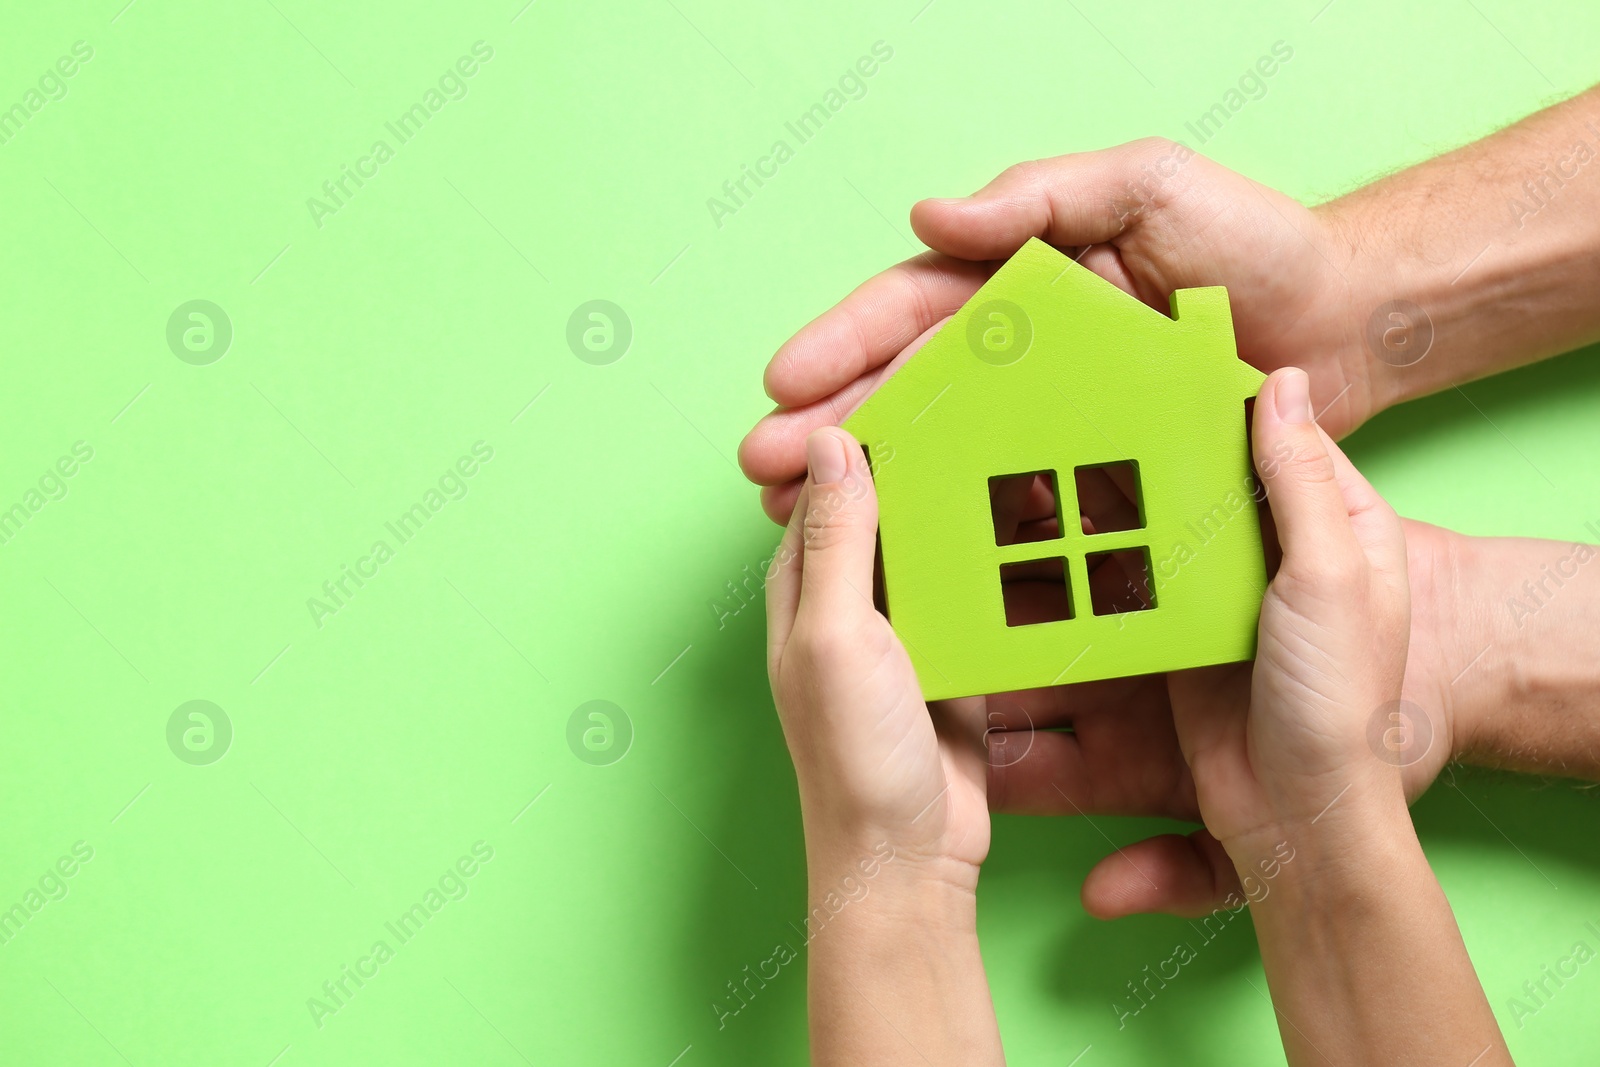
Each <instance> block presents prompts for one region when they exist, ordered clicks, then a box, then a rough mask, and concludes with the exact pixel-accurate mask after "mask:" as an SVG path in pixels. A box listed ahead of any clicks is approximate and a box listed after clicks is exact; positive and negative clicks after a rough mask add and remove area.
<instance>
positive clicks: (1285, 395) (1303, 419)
mask: <svg viewBox="0 0 1600 1067" xmlns="http://www.w3.org/2000/svg"><path fill="white" fill-rule="evenodd" d="M1276 400H1277V404H1278V418H1280V419H1282V420H1283V421H1284V422H1287V423H1290V424H1291V425H1297V426H1298V425H1304V424H1305V423H1308V422H1310V421H1311V379H1310V378H1308V377H1307V376H1306V372H1305V371H1303V370H1301V369H1300V368H1298V367H1291V368H1289V370H1288V372H1287V373H1285V374H1284V375H1283V377H1281V378H1279V379H1278V392H1277V396H1276Z"/></svg>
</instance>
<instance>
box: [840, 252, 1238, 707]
mask: <svg viewBox="0 0 1600 1067" xmlns="http://www.w3.org/2000/svg"><path fill="white" fill-rule="evenodd" d="M1171 306H1172V315H1171V317H1170V318H1169V317H1168V316H1166V315H1163V314H1161V313H1160V312H1158V311H1155V310H1153V309H1151V308H1150V307H1148V306H1147V305H1145V304H1143V303H1141V302H1140V301H1138V300H1136V299H1134V298H1133V297H1131V296H1129V295H1127V294H1126V293H1124V292H1123V291H1122V290H1120V289H1118V288H1117V287H1116V286H1114V285H1112V284H1111V283H1110V282H1107V281H1105V280H1103V279H1101V278H1100V277H1098V276H1097V275H1095V274H1094V273H1093V272H1091V271H1089V270H1088V269H1087V268H1085V267H1082V266H1080V265H1078V264H1077V263H1075V262H1073V261H1072V260H1071V259H1069V258H1068V257H1066V256H1064V255H1062V254H1061V253H1060V252H1058V251H1056V250H1055V249H1053V248H1051V247H1050V246H1049V245H1046V244H1044V243H1043V242H1041V241H1038V240H1030V241H1029V242H1028V243H1027V244H1026V245H1024V246H1023V247H1022V249H1021V250H1020V251H1018V252H1017V254H1016V255H1015V256H1013V257H1012V258H1011V259H1010V261H1009V262H1007V263H1006V264H1005V265H1004V266H1002V267H1001V268H1000V270H999V271H998V272H996V273H995V275H994V276H993V277H992V278H991V279H990V280H989V281H988V282H987V283H986V284H985V285H984V286H983V287H982V288H981V289H979V290H978V292H977V293H976V294H975V295H974V296H973V297H972V299H971V300H970V301H968V302H967V304H966V305H965V306H963V307H962V308H961V310H959V311H957V312H956V314H955V316H954V317H953V318H951V319H950V321H949V322H948V323H946V324H945V325H944V327H943V328H942V329H940V330H939V332H938V333H937V334H935V335H934V336H933V337H932V338H931V339H930V340H929V341H928V342H927V344H926V345H925V346H924V347H923V348H922V349H921V350H920V351H918V352H917V353H916V355H915V356H913V357H912V358H911V359H910V360H909V361H908V362H907V363H906V364H905V366H904V367H902V368H901V369H900V370H899V371H898V372H897V373H896V374H895V375H894V376H893V377H892V378H891V379H890V380H889V381H887V382H885V383H884V385H883V386H882V387H881V388H880V389H879V390H878V391H877V392H876V393H875V394H874V395H873V396H872V397H870V398H869V399H868V400H867V402H866V403H865V404H864V405H863V406H862V407H861V409H860V410H859V411H857V412H856V413H855V414H854V415H853V416H851V417H850V418H849V419H848V420H847V421H846V422H845V424H844V425H845V428H846V429H847V430H849V431H850V432H851V433H852V434H854V435H855V437H856V439H857V440H858V441H861V442H863V443H864V445H865V446H866V449H867V454H868V457H869V459H870V461H871V464H872V470H873V477H874V481H875V482H876V485H877V491H878V497H879V514H880V518H879V537H880V541H881V545H882V553H883V575H884V591H885V595H886V602H887V609H888V615H889V621H890V622H891V623H892V624H893V626H894V629H895V632H896V633H897V634H898V635H899V636H900V638H901V640H902V642H903V643H904V644H905V646H906V650H907V652H908V653H909V654H910V656H911V659H912V662H913V663H914V664H915V666H916V670H917V677H918V678H919V679H920V681H921V683H922V692H923V696H924V697H925V698H926V699H928V700H939V699H945V698H949V697H959V696H975V695H979V694H989V693H1003V692H1010V691H1013V690H1018V689H1030V688H1034V687H1038V686H1049V685H1065V684H1068V683H1072V682H1084V681H1093V680H1096V679H1102V678H1120V677H1126V676H1130V675H1137V674H1148V673H1154V672H1159V671H1170V670H1181V669H1185V668H1189V667H1199V666H1205V665H1208V664H1215V663H1230V662H1237V661H1241V660H1247V659H1249V658H1251V657H1252V656H1254V655H1255V644H1256V626H1257V621H1258V619H1259V616H1260V611H1261V597H1262V594H1263V592H1264V590H1265V587H1266V574H1265V568H1264V565H1263V559H1262V549H1261V528H1260V522H1259V518H1258V513H1257V505H1256V494H1257V490H1256V482H1255V480H1254V478H1253V471H1252V466H1251V460H1250V444H1249V440H1248V435H1247V430H1246V425H1245V402H1246V401H1247V400H1249V399H1250V398H1252V397H1254V396H1255V394H1256V391H1257V390H1258V389H1259V388H1260V385H1261V382H1262V381H1263V376H1262V375H1261V374H1260V372H1258V371H1256V370H1254V369H1253V368H1251V367H1250V366H1248V365H1247V364H1245V363H1243V362H1241V361H1240V360H1239V358H1238V356H1237V353H1236V352H1235V349H1234V339H1233V318H1232V315H1231V313H1230V311H1229V308H1228V293H1227V290H1226V289H1223V288H1220V287H1212V288H1204V289H1180V290H1178V291H1177V292H1175V293H1173V294H1172V305H1171ZM1096 478H1098V479H1099V484H1100V485H1101V486H1102V487H1104V486H1106V485H1108V484H1111V483H1115V484H1116V485H1118V486H1120V487H1121V489H1122V492H1123V495H1125V496H1127V497H1129V498H1130V503H1129V504H1128V505H1127V506H1125V507H1123V508H1122V509H1121V512H1122V515H1121V519H1120V521H1117V522H1102V526H1103V527H1106V528H1092V527H1091V528H1090V529H1085V526H1086V525H1087V524H1086V523H1085V522H1084V521H1083V520H1081V519H1080V502H1079V500H1078V495H1079V488H1078V487H1079V486H1080V485H1084V486H1089V485H1091V484H1093V482H1094V480H1095V479H1096ZM1107 478H1109V479H1110V482H1107V480H1106V479H1107ZM1029 482H1032V485H1031V487H1030V485H1029V484H1028V483H1029ZM1018 486H1020V489H1018V488H1016V487H1018ZM1030 489H1031V491H1032V493H1033V494H1034V495H1033V499H1034V500H1036V501H1037V500H1042V499H1043V491H1044V490H1049V491H1050V492H1051V494H1052V495H1053V497H1054V500H1055V502H1056V503H1055V506H1056V509H1057V514H1056V517H1055V518H1056V521H1055V522H1054V523H1050V522H1049V521H1048V520H1047V521H1045V522H1044V523H1032V524H1029V525H1027V526H1025V527H1023V528H1021V529H1020V530H1018V529H1015V528H1014V527H1015V524H1014V523H1013V524H1007V523H1004V522H1003V521H1001V520H1000V517H999V516H998V515H997V509H996V507H995V506H994V504H993V501H994V500H996V499H999V498H1004V497H1005V496H1006V494H1007V493H1010V492H1016V493H1017V494H1018V495H1022V494H1026V493H1027V492H1029V491H1030ZM1089 510H1091V511H1093V510H1094V509H1092V508H1091V509H1089ZM1041 538H1042V539H1041ZM1108 559H1111V560H1115V561H1116V562H1117V563H1118V566H1119V567H1120V571H1121V573H1122V574H1124V575H1126V576H1127V578H1128V581H1127V582H1125V583H1124V584H1126V585H1132V586H1134V588H1133V589H1131V590H1130V589H1120V590H1119V589H1112V590H1110V595H1109V596H1102V595H1100V594H1101V593H1104V592H1105V590H1104V589H1103V588H1102V587H1103V586H1104V585H1105V584H1106V583H1105V582H1104V581H1096V582H1095V583H1094V585H1093V587H1092V586H1091V581H1090V573H1091V571H1093V570H1095V569H1096V568H1097V567H1098V566H1100V565H1101V564H1102V563H1104V562H1105V561H1106V560H1108ZM1014 568H1015V570H1014ZM1106 573H1107V574H1117V573H1118V571H1117V570H1115V569H1113V570H1112V571H1108V572H1106ZM1011 574H1027V575H1030V576H1031V577H1034V578H1038V577H1039V576H1041V575H1042V576H1044V582H1045V584H1044V585H1040V584H1038V582H1035V581H1030V582H1028V583H1025V584H1026V586H1027V587H1028V588H1029V589H1030V591H1031V592H1032V593H1034V598H1033V599H1034V603H1033V605H1032V607H1031V609H1030V610H1028V611H1024V610H1023V609H1022V606H1020V605H1017V604H1013V603H1010V602H1009V601H1010V600H1011V599H1013V597H1012V594H1014V593H1015V592H1016V591H1017V590H1019V589H1021V588H1023V585H1022V584H1019V583H1015V582H1007V581H1005V580H1004V579H1006V578H1007V577H1008V576H1009V575H1011ZM1040 590H1044V591H1045V592H1046V593H1047V595H1046V596H1044V597H1043V598H1040V597H1039V596H1038V595H1037V594H1038V593H1039V591H1040ZM1130 593H1131V594H1136V595H1130ZM1048 594H1053V595H1048ZM1041 616H1042V617H1041Z"/></svg>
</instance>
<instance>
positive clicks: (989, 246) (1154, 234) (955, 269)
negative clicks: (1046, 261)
mask: <svg viewBox="0 0 1600 1067" xmlns="http://www.w3.org/2000/svg"><path fill="white" fill-rule="evenodd" d="M1334 217H1335V216H1333V215H1323V214H1318V213H1314V212H1312V211H1310V210H1309V209H1307V208H1305V207H1303V206H1302V205H1300V204H1299V203H1298V202H1296V201H1294V200H1292V199H1290V198H1289V197H1286V196H1284V195H1283V194H1281V193H1278V192H1275V191H1274V190H1272V189H1269V188H1267V187H1265V186H1263V185H1260V184H1258V183H1256V182H1253V181H1251V180H1250V179H1248V178H1246V177H1244V176H1243V175H1240V174H1236V173H1234V172H1233V171H1230V170H1228V169H1226V168H1225V167H1222V166H1220V165H1219V164H1217V163H1214V162H1212V161H1211V160H1208V159H1206V158H1204V157H1202V156H1199V155H1196V154H1194V153H1193V152H1191V151H1190V150H1188V149H1186V148H1184V147H1183V146H1181V145H1175V144H1173V143H1171V142H1168V141H1163V140H1159V139H1148V140H1142V141H1135V142H1132V143H1130V144H1125V145H1122V146H1120V147H1117V148H1112V149H1108V150H1105V151H1101V152H1086V153H1079V154H1074V155H1066V156H1058V157H1056V158H1054V159H1047V160H1041V161H1038V162H1032V163H1022V164H1018V165H1017V166H1014V167H1011V168H1009V169H1007V170H1006V171H1004V172H1003V173H1002V174H1000V176H999V177H997V178H996V179H995V180H994V181H992V182H990V183H989V184H988V185H986V186H984V187H983V188H982V189H980V190H979V191H978V192H977V193H974V194H973V195H972V196H969V197H963V198H959V199H952V200H924V201H921V202H920V203H918V204H917V205H916V206H915V207H913V208H912V211H911V225H912V228H913V229H914V230H915V231H916V233H917V236H918V237H920V238H921V239H922V240H923V242H924V243H926V244H927V245H928V247H929V248H930V249H932V251H931V252H929V253H925V254H923V255H920V256H917V257H914V258H912V259H910V260H907V261H906V262H904V263H901V264H899V265H897V266H894V267H891V268H890V269H889V270H887V271H884V272H883V273H882V274H879V275H877V276H876V277H874V278H872V279H869V280H868V281H867V282H865V283H863V284H862V285H861V286H860V287H859V288H857V289H856V290H855V291H854V292H852V293H851V294H850V295H849V296H847V297H846V298H845V299H844V300H843V301H841V302H840V303H839V305H838V306H836V307H834V308H833V309H831V310H829V311H827V312H825V313H824V314H823V315H821V316H820V317H818V318H817V319H815V320H814V321H812V322H811V323H810V324H809V325H807V326H806V327H805V328H804V329H802V330H801V331H800V332H799V333H797V334H796V335H795V336H794V337H793V338H791V339H790V340H789V341H788V342H786V343H785V344H784V345H783V347H782V348H780V349H779V350H778V352H777V354H776V355H775V356H773V358H772V361H771V363H770V364H769V365H768V367H767V373H766V389H767V393H768V395H769V396H771V397H772V399H773V400H775V401H776V402H777V403H778V405H779V406H778V408H777V409H776V410H774V411H773V412H772V413H771V414H770V415H768V416H766V417H765V418H763V419H762V420H761V421H760V423H758V424H757V425H756V427H755V428H754V429H753V430H751V431H750V433H749V435H748V436H747V437H746V438H745V440H744V442H743V444H742V445H741V446H740V449H739V461H740V465H741V466H742V467H743V469H744V471H745V473H746V475H748V476H749V478H750V479H751V480H752V481H754V482H756V483H758V484H760V485H762V486H763V487H764V488H763V490H762V494H761V498H762V506H763V507H764V508H765V509H766V511H767V514H768V515H770V516H771V517H772V518H773V520H774V521H777V522H785V521H787V519H788V516H789V512H790V510H791V509H792V508H793V506H794V501H795V498H796V496H797V495H798V493H799V491H800V479H801V476H802V475H803V473H804V470H805V456H804V441H805V439H806V436H807V435H808V434H809V433H810V432H811V431H812V430H814V429H816V428H817V427H819V426H826V425H835V424H837V423H839V422H841V421H843V420H844V419H845V418H846V416H848V415H849V413H850V412H851V411H853V410H854V409H855V408H856V407H858V406H859V405H860V404H861V402H862V401H863V400H864V399H865V398H866V397H867V396H868V395H869V394H870V393H871V392H872V391H873V390H874V389H876V388H877V386H878V385H879V384H880V383H882V382H883V380H884V379H885V378H887V377H888V375H889V374H890V373H892V372H893V370H894V369H896V368H897V367H898V365H899V363H900V362H903V361H904V360H905V359H906V358H909V355H910V353H911V352H913V351H915V348H916V347H917V345H918V344H920V343H921V342H922V341H924V340H926V338H927V337H929V336H931V335H932V333H933V331H934V330H935V329H937V327H938V326H939V325H940V324H941V323H942V322H943V321H944V320H945V319H947V318H948V317H949V316H950V315H951V314H953V313H954V312H955V311H956V310H957V309H958V308H959V307H961V305H962V304H964V303H965V302H966V301H967V299H968V298H970V297H971V296H972V294H973V293H974V292H976V291H977V289H978V287H979V286H980V285H982V284H983V282H984V281H986V280H987V279H988V277H989V276H990V275H991V274H993V273H994V271H995V270H996V269H997V268H998V267H999V266H1000V263H1001V262H1003V261H1004V259H1005V258H1007V257H1009V256H1010V255H1011V254H1012V253H1013V252H1015V251H1016V250H1017V249H1018V248H1020V247H1022V245H1023V243H1024V242H1026V241H1027V239H1028V238H1030V237H1039V238H1041V239H1043V240H1045V241H1047V242H1049V243H1050V244H1052V245H1054V246H1055V247H1057V248H1059V249H1062V250H1064V251H1067V252H1068V253H1069V254H1072V255H1075V256H1079V257H1080V259H1079V261H1080V262H1081V263H1082V264H1083V265H1084V266H1086V267H1088V268H1089V269H1091V270H1093V271H1094V272H1095V273H1097V274H1099V275H1101V276H1102V277H1104V278H1107V279H1108V280H1110V281H1111V282H1113V283H1115V284H1116V285H1117V286H1119V287H1120V288H1122V289H1123V290H1124V291H1126V292H1128V293H1131V294H1132V295H1134V296H1136V297H1138V298H1139V299H1140V300H1143V301H1145V302H1146V303H1148V304H1150V305H1151V306H1152V307H1155V308H1157V309H1159V310H1161V311H1162V312H1165V311H1166V310H1167V298H1168V296H1169V295H1170V294H1171V292H1172V291H1173V290H1174V289H1180V288H1187V287H1191V286H1201V285H1225V286H1227V287H1228V290H1229V293H1230V296H1231V298H1232V305H1233V316H1234V329H1235V333H1236V335H1237V339H1238V345H1239V354H1240V355H1241V356H1242V357H1243V358H1244V359H1245V360H1246V361H1247V362H1249V363H1251V364H1253V365H1254V366H1256V367H1258V368H1260V369H1262V370H1264V371H1272V370H1276V369H1278V368H1280V367H1286V366H1290V365H1295V366H1299V367H1302V368H1303V369H1305V370H1307V371H1308V372H1309V373H1310V375H1311V381H1312V403H1313V408H1314V410H1316V411H1318V412H1319V413H1320V415H1319V418H1320V421H1321V422H1322V424H1323V426H1324V427H1325V428H1326V429H1327V430H1328V431H1329V432H1330V433H1332V434H1333V435H1334V436H1342V435H1343V434H1344V433H1346V432H1348V431H1349V430H1351V429H1353V428H1355V427H1356V426H1357V425H1359V424H1360V423H1361V422H1362V421H1363V420H1364V419H1366V418H1367V417H1368V416H1369V415H1370V414H1372V410H1371V409H1372V403H1371V397H1370V394H1369V388H1368V367H1369V366H1370V358H1369V357H1368V356H1367V355H1366V353H1365V350H1364V348H1362V342H1361V339H1360V335H1359V330H1360V328H1361V326H1362V325H1364V322H1365V316H1364V315H1360V316H1352V315H1351V314H1349V312H1348V311H1347V310H1346V308H1347V304H1348V298H1347V297H1348V291H1349V285H1348V282H1347V280H1346V277H1345V273H1346V272H1347V270H1348V269H1349V268H1348V261H1349V259H1350V256H1351V252H1350V247H1351V246H1350V243H1349V241H1347V240H1346V239H1345V238H1344V237H1343V236H1342V235H1341V233H1340V232H1339V230H1338V229H1337V224H1336V223H1335V222H1333V221H1332V220H1333V219H1334ZM1353 319H1354V320H1359V321H1355V322H1354V323H1353V321H1352V320H1353Z"/></svg>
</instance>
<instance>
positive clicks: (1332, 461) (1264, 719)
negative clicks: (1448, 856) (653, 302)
mask: <svg viewBox="0 0 1600 1067" xmlns="http://www.w3.org/2000/svg"><path fill="white" fill-rule="evenodd" d="M1253 444H1254V452H1255V459H1256V467H1257V470H1258V471H1259V472H1260V474H1261V479H1262V484H1263V485H1264V486H1265V487H1266V490H1267V494H1268V495H1267V499H1268V501H1269V503H1270V506H1271V509H1272V516H1273V519H1274V522H1275V525H1276V527H1277V532H1278V539H1279V541H1280V542H1281V544H1282V546H1283V562H1282V563H1281V565H1280V566H1279V567H1278V571H1277V574H1276V575H1275V576H1274V577H1273V579H1272V582H1271V584H1270V585H1269V586H1268V588H1267V594H1266V598H1265V600H1264V601H1263V603H1262V606H1261V626H1260V642H1259V648H1258V650H1257V653H1256V660H1255V663H1254V664H1253V665H1252V664H1238V665H1233V666H1228V667H1221V668H1209V669H1205V670H1198V671H1186V672H1182V673H1177V674H1173V675H1170V676H1169V678H1168V688H1169V691H1170V693H1171V697H1172V711H1173V720H1174V724H1175V726H1176V727H1177V732H1178V740H1179V743H1180V745H1181V747H1182V750H1183V755H1184V758H1185V760H1186V761H1187V762H1188V764H1189V768H1190V770H1191V773H1192V774H1193V777H1194V786H1195V794H1196V799H1197V800H1198V802H1199V806H1200V813H1201V816H1202V817H1203V818H1204V820H1205V823H1206V826H1207V828H1208V829H1209V830H1210V831H1211V833H1212V835H1214V836H1215V837H1216V838H1217V840H1218V841H1220V842H1221V844H1222V846H1223V848H1225V849H1226V850H1227V852H1228V854H1229V856H1230V857H1231V858H1232V860H1233V862H1234V865H1235V867H1236V868H1238V869H1239V871H1240V872H1241V874H1242V873H1244V872H1245V871H1246V870H1248V869H1249V867H1250V866H1251V865H1252V864H1253V863H1256V862H1259V861H1261V860H1262V859H1263V858H1265V857H1268V856H1270V855H1272V854H1273V852H1274V849H1275V847H1276V846H1277V845H1278V844H1279V843H1281V842H1287V843H1288V847H1290V848H1293V847H1294V845H1295V843H1296V842H1304V841H1305V840H1307V839H1308V838H1310V837H1316V836H1319V835H1323V836H1325V835H1328V834H1336V835H1337V834H1358V833H1359V834H1365V833H1366V832H1367V831H1368V830H1369V829H1370V830H1372V831H1374V832H1379V833H1383V832H1386V831H1387V829H1388V828H1390V827H1397V826H1401V825H1404V828H1405V831H1406V832H1407V833H1409V832H1410V827H1409V822H1408V819H1407V815H1406V807H1405V795H1404V790H1403V788H1402V783H1401V776H1400V771H1399V769H1398V768H1397V767H1396V766H1394V765H1393V763H1392V762H1389V761H1385V760H1383V759H1380V758H1379V755H1378V753H1377V752H1375V751H1374V749H1373V747H1372V745H1371V744H1370V742H1369V739H1368V729H1369V724H1370V723H1371V721H1372V720H1373V717H1374V716H1375V715H1377V714H1380V709H1381V708H1382V707H1383V706H1384V705H1386V704H1389V703H1390V702H1392V701H1395V700H1398V699H1399V697H1400V687H1401V681H1402V679H1403V677H1404V675H1405V666H1406V644H1407V637H1408V634H1409V630H1410V602H1409V590H1408V586H1407V582H1406V546H1405V539H1404V536H1403V535H1402V532H1401V528H1400V520H1399V519H1398V518H1397V517H1396V515H1395V513H1394V511H1393V510H1392V509H1391V508H1390V507H1389V505H1388V504H1386V503H1385V502H1384V501H1383V500H1382V498H1380V497H1379V496H1378V494H1377V493H1376V492H1375V491H1374V490H1373V488H1372V486H1371V485H1369V484H1368V483H1367V481H1366V479H1365V478H1363V477H1362V476H1361V475H1360V474H1359V473H1358V472H1357V471H1356V469H1355V468H1354V467H1352V466H1351V465H1350V461H1349V460H1347V459H1346V458H1345V456H1344V454H1343V453H1342V452H1340V451H1339V448H1338V446H1337V445H1335V444H1334V443H1333V442H1332V440H1330V439H1329V438H1328V436H1327V435H1326V434H1324V433H1323V432H1322V431H1321V430H1320V429H1319V428H1318V427H1317V424H1316V423H1315V422H1314V421H1313V420H1312V417H1311V407H1310V400H1309V397H1308V395H1307V382H1306V376H1305V374H1304V372H1302V371H1299V370H1286V371H1279V372H1277V373H1276V374H1274V375H1273V376H1272V377H1271V378H1270V379H1268V381H1267V383H1266V384H1265V385H1264V386H1263V387H1262V390H1261V395H1260V399H1259V400H1258V401H1257V403H1256V408H1255V420H1254V433H1253ZM1319 824H1320V825H1319ZM1345 840H1349V838H1345Z"/></svg>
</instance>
